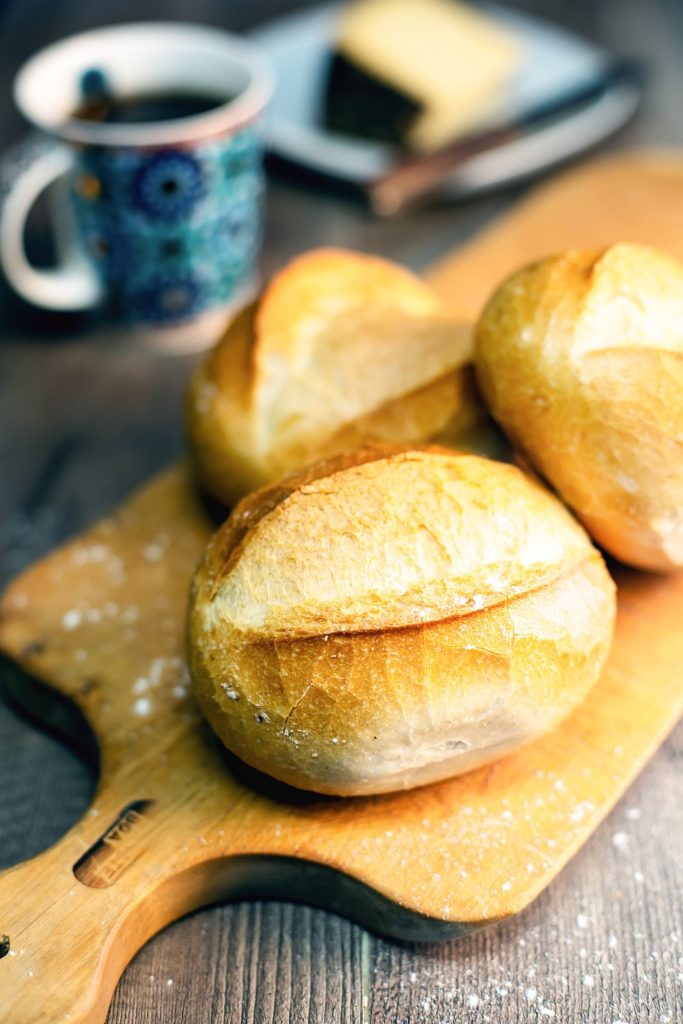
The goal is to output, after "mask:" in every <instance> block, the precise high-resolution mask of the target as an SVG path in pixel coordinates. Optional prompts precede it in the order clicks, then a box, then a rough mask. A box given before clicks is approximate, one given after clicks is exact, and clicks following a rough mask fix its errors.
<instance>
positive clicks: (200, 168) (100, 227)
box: [72, 125, 264, 325]
mask: <svg viewBox="0 0 683 1024" xmlns="http://www.w3.org/2000/svg"><path fill="white" fill-rule="evenodd" d="M262 149H263V146H262V139H261V135H260V132H259V129H258V128H257V127H256V126H255V125H247V126H244V127H242V128H241V129H239V130H238V131H236V132H233V133H232V134H230V135H227V136H222V137H218V138H215V137H214V138H212V139H211V140H208V141H200V142H198V143H196V144H193V145H192V146H187V145H186V146H183V147H171V146H163V147H157V148H148V149H143V150H141V149H136V148H124V147H104V146H100V147H86V148H84V149H83V150H82V151H81V152H80V154H79V159H78V167H77V170H76V172H75V174H74V176H73V179H72V195H73V202H74V203H75V205H76V221H77V224H78V229H79V232H80V236H81V241H82V244H83V245H84V247H85V249H86V252H87V253H88V255H89V256H90V258H91V259H92V260H93V262H94V264H95V266H96V267H97V270H98V273H99V275H100V277H101V279H102V281H103V283H104V284H105V285H106V288H107V292H108V293H109V295H110V296H111V307H112V312H113V313H114V314H115V315H116V317H117V318H118V319H121V320H124V321H128V322H143V323H147V324H155V323H157V324H164V325H168V324H173V323H180V322H183V321H186V320H189V319H191V318H192V317H195V316H197V314H199V313H201V312H203V311H204V310H208V309H212V308H215V307H218V306H221V305H227V304H229V303H230V301H231V300H232V299H233V298H236V297H238V296H240V295H241V294H242V293H243V292H245V291H246V289H247V288H248V287H249V285H250V283H251V282H252V280H253V277H254V272H255V264H256V259H257V256H258V251H259V248H260V242H261V221H262V201H263V191H264V181H263V169H262Z"/></svg>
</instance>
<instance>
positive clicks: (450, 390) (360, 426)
mask: <svg viewBox="0 0 683 1024" xmlns="http://www.w3.org/2000/svg"><path fill="white" fill-rule="evenodd" d="M470 358H471V327H469V326H467V325H463V324H460V323H458V322H457V321H456V320H455V319H454V318H453V317H452V316H451V315H450V314H449V313H448V311H447V310H446V308H445V307H444V306H443V305H442V303H441V300H440V299H439V298H438V297H437V295H436V293H435V292H433V291H432V290H431V289H430V288H429V287H428V286H427V285H426V284H424V283H423V282H422V281H420V280H419V279H418V278H417V277H415V276H414V275H413V274H411V273H410V272H409V271H407V270H404V269H403V268H401V267H398V266H396V265H395V264H392V263H389V262H387V261H386V260H382V259H378V258H376V257H372V256H365V255H362V254H360V253H353V252H345V251H343V250H335V249H321V250H316V251H313V252H310V253H308V254H306V255H305V256H301V257H299V258H298V259H296V260H294V261H293V262H292V263H290V264H289V265H288V266H287V267H286V268H285V269H284V270H283V271H281V273H280V274H278V275H277V276H276V277H275V278H274V279H273V281H272V282H271V283H270V285H269V286H268V287H267V288H266V290H265V292H264V293H263V295H262V297H261V298H260V300H259V301H258V302H257V303H256V304H255V305H253V306H251V307H250V308H248V309H245V310H244V311H243V312H242V313H241V314H240V315H239V316H238V317H237V318H236V320H234V322H233V323H232V324H231V325H230V326H229V327H228V330H227V332H226V334H225V336H224V337H223V339H222V340H221V341H220V343H219V344H218V347H217V348H216V349H215V350H214V351H213V352H212V353H211V354H210V355H209V357H208V359H207V360H206V361H205V362H204V363H203V364H202V365H201V366H200V367H199V369H198V371H197V372H196V374H195V376H194V378H193V380H192V383H191V387H190V401H189V432H190V440H191V446H192V450H193V453H194V459H195V463H196V466H197V469H198V473H199V477H200V480H201V481H202V482H203V484H204V486H205V487H206V488H207V489H208V490H209V491H210V492H211V493H212V494H214V495H215V497H217V498H218V499H219V500H221V501H223V502H224V503H226V504H227V505H232V504H233V503H234V502H235V501H236V500H237V499H238V498H240V497H242V495H244V494H246V493H247V492H248V491H251V490H254V489H255V488H256V487H260V486H263V484H265V483H268V482H270V481H271V480H275V479H279V478H280V477H282V476H284V475H285V474H286V473H291V472H294V471H295V470H297V469H299V468H301V467H302V466H305V465H308V464H309V463H311V462H312V461H314V460H315V459H319V458H325V457H327V456H329V455H333V454H336V453H338V452H342V451H349V450H352V449H358V448H361V447H363V446H364V445H365V444H367V443H368V442H369V441H377V440H379V441H400V442H415V441H418V442H419V441H424V440H428V439H429V440H431V439H434V438H438V439H439V440H440V441H442V442H444V443H449V441H451V440H452V439H454V438H456V437H458V436H459V435H460V434H461V432H462V431H464V430H465V429H466V428H467V427H468V426H470V425H471V424H472V423H473V421H474V420H475V419H476V417H477V415H478V406H477V404H476V400H475V399H474V390H473V378H472V371H471V369H470V368H469V367H465V363H466V362H467V361H468V360H469V359H470Z"/></svg>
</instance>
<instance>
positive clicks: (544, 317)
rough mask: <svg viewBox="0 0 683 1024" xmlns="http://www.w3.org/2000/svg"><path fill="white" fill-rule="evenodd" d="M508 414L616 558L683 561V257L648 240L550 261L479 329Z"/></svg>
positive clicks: (529, 272)
mask: <svg viewBox="0 0 683 1024" xmlns="http://www.w3.org/2000/svg"><path fill="white" fill-rule="evenodd" d="M476 366H477V373H478V377H479V382H480V386H481V388H482V391H483V393H484V396H485V398H486V400H487V401H488V404H489V406H490V409H491V412H492V413H493V415H494V417H495V418H496V419H497V420H498V422H499V423H500V424H501V426H502V427H503V429H504V430H505V431H506V432H507V434H508V436H509V437H510V439H511V440H512V441H513V442H514V444H516V445H518V446H519V447H520V448H521V449H522V451H523V452H524V453H525V455H526V456H527V457H528V459H529V460H530V462H531V463H532V464H533V465H534V466H535V467H536V468H537V469H538V470H539V471H540V472H541V473H542V474H543V475H544V476H545V478H546V479H547V480H549V481H550V482H551V483H552V484H553V486H554V487H555V488H556V490H557V491H558V493H559V494H560V496H561V497H562V498H563V499H564V500H565V501H566V502H567V504H568V505H570V506H571V507H572V508H573V509H574V511H575V512H576V513H577V515H578V516H579V517H580V518H581V520H582V521H583V523H584V524H585V526H586V527H587V529H588V530H589V531H590V533H591V534H592V535H593V537H594V538H595V539H596V540H597V541H598V543H600V544H601V545H602V546H603V547H604V548H605V549H606V550H607V551H609V552H610V553H611V554H613V555H616V557H617V558H619V559H621V560H622V561H624V562H627V563H629V564H631V565H635V566H640V567H642V568H647V569H659V570H668V569H672V568H676V567H678V566H683V266H682V265H681V264H680V263H678V262H677V261H675V260H674V259H672V258H671V257H669V256H666V255H665V254H664V253H661V252H658V251H657V250H655V249H651V248H648V247H646V246H642V245H627V244H621V245H613V246H610V247H609V248H607V249H604V250H599V251H590V252H567V253H565V254H563V255H560V256H552V257H550V258H548V259H545V260H541V261H540V262H539V263H535V264H533V265H532V266H530V267H527V268H526V269H524V270H521V271H519V272H518V273H516V274H514V275H513V276H512V277H510V278H509V279H508V280H507V281H506V282H505V283H504V284H503V285H502V286H501V287H500V288H499V289H498V291H497V292H496V294H495V295H494V296H493V298H492V299H491V301H490V302H489V304H488V306H487V307H486V309H485V311H484V313H483V315H482V317H481V320H480V322H479V325H478V328H477V334H476Z"/></svg>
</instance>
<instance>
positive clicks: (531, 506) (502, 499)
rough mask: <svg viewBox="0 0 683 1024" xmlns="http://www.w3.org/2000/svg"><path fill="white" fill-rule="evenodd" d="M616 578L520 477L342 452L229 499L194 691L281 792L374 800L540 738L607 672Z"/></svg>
mask: <svg viewBox="0 0 683 1024" xmlns="http://www.w3.org/2000/svg"><path fill="white" fill-rule="evenodd" d="M613 619H614V585H613V583H612V580H611V578H610V577H609V575H608V573H607V570H606V568H605V565H604V563H603V560H602V558H601V556H600V554H599V553H598V551H596V549H595V548H593V547H592V545H591V543H590V541H589V540H588V538H587V536H586V534H585V533H584V531H583V529H582V528H581V527H580V526H579V525H578V523H576V521H575V520H574V519H573V518H572V517H571V515H570V514H569V513H568V512H567V511H566V509H565V508H564V507H563V506H562V505H561V503H560V502H559V501H557V499H555V498H554V497H553V496H552V495H551V494H549V493H548V492H547V491H546V490H545V489H544V488H542V487H541V486H540V485H539V484H537V483H535V482H534V481H532V480H531V479H530V478H528V477H526V476H525V475H524V474H523V473H522V472H521V471H520V470H518V469H516V468H515V467H513V466H508V465H503V464H502V463H496V462H492V461H489V460H487V459H483V458H480V457H478V456H475V455H464V454H460V453H454V452H449V451H447V450H446V449H441V448H430V449H397V448H395V447H391V448H389V449H387V448H381V447H380V448H374V449H368V450H365V451H362V452H355V453H351V454H348V455H341V456H337V457H335V458H333V459H331V460H328V461H326V462H322V463H318V464H316V465H315V466H313V467H311V468H310V469H309V470H307V471H305V472H303V473H301V474H300V475H298V476H294V477H291V478H289V479H288V480H285V481H284V482H283V483H281V484H277V485H274V486H271V487H268V488H265V489H264V490H262V491H259V492H257V493H255V494H252V495H250V496H249V497H248V498H246V499H245V500H244V501H242V502H241V503H240V504H239V505H238V506H237V508H236V509H235V510H234V512H233V513H232V515H231V516H230V518H229V519H228V520H227V521H226V523H225V524H224V525H223V526H222V527H221V528H220V529H219V531H218V532H217V533H216V535H215V536H214V538H213V540H212V541H211V543H210V545H209V547H208V549H207V552H206V556H205V558H204V560H203V562H202V564H201V565H200V567H199V568H198V570H197V573H196V576H195V579H194V584H193V589H192V596H191V606H190V617H189V657H190V665H191V670H192V675H193V679H194V684H195V690H196V694H197V696H198V699H199V702H200V704H201V706H202V708H203V710H204V713H205V714H206V717H207V718H208V720H209V722H210V723H211V725H212V726H213V728H214V729H215V730H216V732H217V733H218V735H219V736H220V738H221V739H222V741H223V742H224V744H225V745H226V746H227V747H228V748H229V749H230V750H232V751H233V752H234V753H235V754H237V755H238V756H239V757H240V758H242V759H243V760H244V761H246V762H248V764H250V765H252V766H253V767H255V768H258V769H260V770H261V771H263V772H266V773H268V774H270V775H272V776H274V777H275V778H277V779H280V780H281V781H283V782H286V783H289V784H291V785H293V786H299V787H302V788H305V789H312V790H316V791H318V792H321V793H331V794H340V795H351V794H366V793H382V792H386V791H390V790H396V789H403V788H407V787H410V786H416V785H420V784H423V783H427V782H432V781H434V780H437V779H442V778H444V777H446V776H450V775H454V774H457V773H460V772H463V771H467V770H469V769H470V768H474V767H476V766H477V765H480V764H482V763H484V762H486V761H489V760H492V759H494V758H496V757H498V756H499V755H501V754H503V753H505V752H506V751H509V750H511V749H513V748H514V747H517V746H518V745H519V744H521V743H523V742H525V741H527V740H530V739H532V738H533V737H535V736H538V735H539V734H540V733H543V732H545V731H546V730H548V729H550V728H552V727H553V726H554V725H555V724H556V723H557V722H558V721H559V720H560V719H562V718H563V717H564V716H565V715H566V714H567V713H568V712H569V711H571V709H572V708H573V707H574V706H575V705H576V704H577V703H578V702H579V701H580V700H582V698H583V697H584V696H585V694H586V693H587V691H588V690H589V689H590V687H591V686H592V685H593V683H594V682H595V680H596V679H597V677H598V675H599V673H600V670H601V668H602V665H603V662H604V660H605V657H606V654H607V651H608V648H609V645H610V639H611V635H612V626H613Z"/></svg>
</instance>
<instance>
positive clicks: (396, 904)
mask: <svg viewBox="0 0 683 1024" xmlns="http://www.w3.org/2000/svg"><path fill="white" fill-rule="evenodd" d="M618 238H627V239H631V240H643V241H649V242H652V243H659V244H661V245H663V246H666V247H667V248H669V249H670V250H672V251H673V252H676V253H678V255H679V256H681V257H683V160H682V159H680V158H674V157H659V156H634V157H629V158H620V159H612V160H608V161H603V162H600V163H597V164H593V165H589V166H587V167H586V168H584V169H582V170H579V171H573V172H571V173H569V174H567V175H565V176H563V177H561V178H559V179H558V180H557V181H556V182H554V183H553V184H551V185H549V186H547V187H545V188H543V189H541V190H540V191H538V192H537V193H536V194H535V195H534V196H532V198H531V199H530V200H528V201H527V202H526V203H525V204H523V205H522V206H521V207H519V208H518V209H517V211H516V212H513V213H512V214H511V215H509V216H508V217H506V218H505V219H503V220H502V221H500V222H498V224H497V225H494V227H493V228H491V229H489V230H488V231H487V232H486V233H485V234H484V235H483V236H481V237H480V238H479V239H478V240H476V241H475V242H473V243H471V244H470V245H468V246H466V247H465V248H464V249H462V250H461V251H460V253H458V254H456V255H455V256H453V257H451V258H449V259H448V260H446V261H445V262H444V263H443V264H441V265H440V267H438V268H437V269H436V270H435V271H434V272H433V274H432V279H433V280H434V281H435V283H436V284H437V286H438V287H439V288H440V289H441V290H442V291H443V293H444V294H445V295H446V296H447V297H448V299H449V301H451V302H452V303H453V305H454V306H455V308H456V309H458V310H459V311H460V312H461V313H462V315H463V317H466V318H467V319H469V320H471V319H472V318H473V316H474V315H475V314H476V311H477V310H478V308H479V306H480V305H481V302H482V301H483V300H484V298H485V297H486V295H487V294H488V292H489V291H490V289H491V287H492V286H493V285H494V284H495V283H496V281H497V280H498V279H499V278H500V277H501V275H502V274H503V273H505V272H506V271H507V270H509V269H511V268H512V267H513V266H515V265H517V264H519V263H520V262H523V261H525V260H527V259H529V258H530V257H533V256H535V255H539V254H541V253H544V252H547V251H550V250H553V249H561V248H563V247H565V246H567V245H582V244H589V245H590V244H596V243H598V244H599V243H605V242H608V241H610V240H613V239H618ZM211 525H212V524H211V523H210V521H209V519H208V517H207V514H206V512H205V510H204V508H203V506H202V505H201V503H200V501H199V499H198V498H197V497H196V495H195V493H194V491H193V488H192V485H191V482H190V480H189V476H188V474H187V471H186V469H185V468H183V467H181V468H176V469H173V470H171V471H170V472H168V473H166V474H165V475H163V476H162V477H160V478H158V479H157V480H155V481H153V482H152V483H151V484H150V485H149V486H147V487H146V488H145V489H144V490H143V491H142V492H140V493H139V494H138V495H136V496H135V497H133V498H132V499H131V500H130V501H129V502H128V503H127V504H125V505H124V506H123V508H121V509H120V510H119V511H118V512H116V513H115V514H114V515H113V516H112V517H111V518H109V519H107V520H105V521H104V522H101V523H100V524H99V525H97V526H96V527H95V528H94V529H92V530H90V531H89V532H87V533H86V534H84V535H83V536H81V537H79V538H77V539H76V540H75V541H73V542H72V543H70V544H68V545H66V546H65V547H63V548H62V549H60V550H59V551H57V552H56V553H55V554H53V555H52V556H51V557H49V558H47V559H46V560H45V561H42V562H40V563H39V564H37V565H36V566H34V567H33V568H31V569H29V570H28V571H27V572H25V573H24V574H23V575H22V576H21V577H20V578H19V579H18V580H16V581H15V582H14V583H13V584H12V586H11V587H10V588H9V590H8V592H7V593H6V595H5V597H4V600H3V602H2V605H1V606H0V648H1V649H2V650H4V652H5V653H6V655H7V656H8V658H7V661H6V663H5V664H4V666H3V670H4V676H5V680H6V682H7V683H8V684H9V685H10V686H11V688H12V690H13V692H14V694H15V696H16V698H17V699H18V700H19V701H20V702H21V703H22V704H24V705H25V706H27V707H28V708H29V709H30V710H31V712H32V713H34V714H36V715H38V716H41V717H44V718H46V719H47V720H49V721H51V722H52V723H53V724H56V725H58V724H60V722H61V721H62V719H63V718H64V715H65V712H66V711H67V710H68V709H70V708H73V705H76V706H77V708H78V709H80V712H82V715H83V716H84V717H85V719H86V720H87V722H88V723H89V724H90V726H91V728H92V731H93V733H94V737H95V739H96V743H97V747H98V748H99V757H100V782H99V786H98V790H97V793H96V796H95V798H94V801H93V804H92V806H91V808H90V809H89V811H88V812H87V813H86V814H85V816H84V817H83V818H82V819H81V821H79V822H78V823H77V824H76V825H75V826H74V827H73V828H72V829H71V830H70V831H69V832H68V833H67V834H66V835H65V836H64V837H63V839H61V840H60V842H58V843H57V844H56V845H55V846H53V847H52V848H51V849H49V850H47V851H45V852H44V853H42V854H40V855H39V856H38V857H36V858H34V859H33V860H31V861H29V862H27V863H24V864H20V865H18V866H17V867H15V868H12V869H10V870H9V871H6V872H4V873H3V874H2V875H0V993H1V995H2V1015H3V1020H6V1021H8V1024H9V1022H11V1024H47V1022H50V1024H54V1022H59V1021H71V1022H74V1024H80V1022H88V1024H93V1022H98V1021H102V1020H104V1017H105V1015H106V1011H107V1006H108V1004H109V1000H110V998H111V995H112V992H113V990H114V987H115V985H116V983H117V981H118V978H119V976H120V974H121V972H122V971H123V969H124V967H125V965H126V963H127V962H128V960H129V959H130V958H131V957H132V955H133V954H134V953H135V951H136V950H137V949H138V948H139V947H140V946H141V945H142V944H143V943H144V942H145V941H146V939H147V938H149V937H150V936H151V935H153V934H154V933H155V932H156V931H158V930H159V929H160V928H162V927H163V926H164V925H165V924H167V923H168V922H169V921H171V920H173V919H174V918H177V917H178V916H180V915H182V914H184V913H186V912H187V911H189V910H191V909H193V908H195V907H197V906H200V905H202V904H206V903H209V902H212V901H215V900H220V899H225V898H227V897H231V896H249V895H274V896H281V897H285V898H288V899H292V898H293V899H302V900H305V901H307V902H312V903H318V904H321V905H323V906H325V907H328V908H330V909H333V910H336V911H338V912H340V913H342V914H345V915H347V916H352V917H354V918H357V919H359V920H361V921H362V922H363V923H365V924H366V925H368V926H369V927H371V928H373V929H376V930H378V931H381V932H384V933H386V934H389V935H395V936H402V937H407V938H415V939H424V938H430V939H432V938H439V937H446V936H453V935H457V934H459V933H462V932H464V931H467V930H469V929H472V928H475V927H480V926H481V925H484V924H488V923H490V922H493V921H496V920H499V919H501V918H504V917H506V916H507V915H509V914H513V913H515V912H516V911H518V910H521V909H522V908H523V907H525V906H526V905H527V904H528V903H529V902H530V901H531V900H532V899H533V898H534V897H535V896H536V895H537V894H538V893H539V892H540V891H541V890H542V889H543V888H544V887H545V886H546V885H547V884H548V883H549V882H550V881H551V879H552V878H554V877H555V875H556V874H557V873H558V871H560V869H561V868H562V866H563V865H564V864H565V863H566V862H567V861H568V860H569V858H570V857H571V856H572V855H573V854H574V853H575V852H576V850H577V849H578V848H579V847H580V846H581V844H582V843H583V842H585V840H586V839H587V838H588V836H589V835H590V834H591V832H592V831H593V830H594V829H595V828H596V826H597V825H598V823H599V822H600V821H601V820H602V819H603V818H604V816H605V815H606V814H607V812H608V811H609V809H610V808H611V807H612V806H613V804H614V803H615V802H616V800H617V799H618V797H619V796H620V795H621V794H622V793H623V791H624V789H625V788H626V786H627V785H628V784H629V782H630V781H631V780H632V779H633V778H634V776H635V775H636V773H637V772H638V771H640V769H641V768H642V767H643V765H644V764H645V762H646V761H647V759H648V758H649V757H650V756H651V755H652V753H653V752H654V750H655V749H656V748H657V746H658V744H659V743H660V742H661V740H662V739H663V737H664V736H665V735H666V734H667V732H668V731H669V730H670V728H671V727H672V726H673V724H674V722H675V721H676V719H677V717H678V716H679V714H680V712H681V709H682V708H683V629H681V624H682V622H683V618H682V616H683V575H679V576H673V577H668V578H667V577H658V576H653V575H646V574H643V573H637V572H627V571H626V570H619V571H618V572H617V580H618V587H619V613H618V623H617V633H616V641H615V644H614V649H613V651H612V654H611V657H610V659H609V663H608V665H607V668H606V670H605V672H604V674H603V676H602V678H601V679H600V681H599V683H598V684H597V686H596V687H595V689H594V691H593V693H592V694H591V696H590V697H589V699H588V700H587V701H586V702H585V704H584V705H583V706H582V707H581V708H579V709H578V710H577V711H576V712H575V713H574V714H573V715H572V717H571V718H570V719H568V720H567V721H566V722H565V723H564V725H563V726H562V727H561V728H560V729H558V730H557V731H556V732H555V733H553V734H552V735H549V736H547V737H545V738H544V739H541V740H539V741H537V742H536V743H534V744H532V745H530V746H529V747H527V748H526V749H524V750H522V751H520V752H519V753H517V754H515V755H513V756H509V757H506V758H504V759H503V760H501V761H499V762H497V763H496V764H494V765H492V766H490V767H487V768H483V769H481V770H479V771H476V772H474V773H472V774H470V775H467V776H465V777H461V778H458V779H453V780H451V781H447V782H443V783H439V784H438V785H434V786H430V787H426V788H423V789H419V790H414V791H412V792H407V793H403V794H397V795H390V796H383V797H375V798H367V799H350V800H335V799H325V798H321V797H317V796H311V795H306V794H303V793H298V792H294V791H291V790H287V789H286V788H285V787H282V786H279V785H276V784H274V783H272V782H269V781H268V780H266V779H264V778H263V777H260V776H258V775H256V774H255V773H253V772H251V771H249V770H247V769H246V768H245V767H244V766H240V765H239V764H237V763H235V762H234V761H233V760H232V759H231V758H230V757H229V756H228V755H227V754H226V752H225V751H223V750H222V748H221V747H220V746H219V744H218V743H217V741H216V740H215V739H214V737H213V734H212V733H211V732H210V730H209V729H208V727H207V726H206V725H205V724H204V723H203V721H202V719H201V718H200V715H199V713H198V710H197V708H196V706H195V704H194V702H193V699H192V696H191V693H190V692H189V679H188V674H187V669H186V665H185V661H184V654H183V650H184V644H183V632H184V617H185V606H186V595H187V587H188V581H189V578H190V574H191V572H192V569H193V566H194V565H195V563H196V561H197V559H198V557H199V555H200V552H201V550H202V547H203V545H204V543H205V541H206V538H207V536H208V534H209V531H210V529H211ZM39 680H42V681H43V683H46V684H47V686H45V685H43V683H40V682H39ZM59 695H61V696H59ZM65 696H66V697H68V698H70V701H69V702H67V701H64V697H65ZM71 702H73V704H72V703H71ZM87 732H88V730H87V729H86V728H85V726H84V725H83V721H82V718H81V719H80V732H79V733H78V734H79V736H80V738H81V739H82V738H83V736H84V735H85V734H86V733H87ZM10 771H11V766H10Z"/></svg>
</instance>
